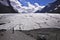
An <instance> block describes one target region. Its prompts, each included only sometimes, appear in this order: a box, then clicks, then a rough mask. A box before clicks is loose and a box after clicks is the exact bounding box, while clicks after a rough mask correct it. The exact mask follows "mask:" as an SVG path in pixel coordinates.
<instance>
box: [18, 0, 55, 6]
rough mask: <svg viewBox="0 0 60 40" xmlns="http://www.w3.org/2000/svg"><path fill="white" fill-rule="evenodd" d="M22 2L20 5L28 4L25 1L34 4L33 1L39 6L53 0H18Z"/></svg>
mask: <svg viewBox="0 0 60 40" xmlns="http://www.w3.org/2000/svg"><path fill="white" fill-rule="evenodd" d="M19 1H20V2H21V3H22V6H28V5H27V2H30V3H31V4H33V5H34V3H38V4H39V5H41V6H45V5H47V4H48V3H51V2H54V1H55V0H19Z"/></svg>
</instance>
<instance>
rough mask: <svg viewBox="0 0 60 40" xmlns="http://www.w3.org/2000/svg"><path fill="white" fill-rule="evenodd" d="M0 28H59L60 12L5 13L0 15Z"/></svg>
mask: <svg viewBox="0 0 60 40" xmlns="http://www.w3.org/2000/svg"><path fill="white" fill-rule="evenodd" d="M1 23H5V24H3V25H0V29H12V28H13V27H14V29H15V30H32V29H39V28H60V14H34V13H31V14H30V13H29V14H15V15H14V14H5V15H0V24H1Z"/></svg>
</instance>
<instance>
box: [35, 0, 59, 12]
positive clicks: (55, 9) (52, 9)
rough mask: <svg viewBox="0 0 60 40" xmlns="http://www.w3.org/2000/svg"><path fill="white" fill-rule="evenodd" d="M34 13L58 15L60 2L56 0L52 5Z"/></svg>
mask: <svg viewBox="0 0 60 40" xmlns="http://www.w3.org/2000/svg"><path fill="white" fill-rule="evenodd" d="M35 13H60V0H56V1H55V2H53V3H49V4H48V5H47V6H46V7H45V8H43V9H42V10H41V11H40V10H38V11H36V12H35Z"/></svg>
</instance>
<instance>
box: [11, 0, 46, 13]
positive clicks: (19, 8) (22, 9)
mask: <svg viewBox="0 0 60 40" xmlns="http://www.w3.org/2000/svg"><path fill="white" fill-rule="evenodd" d="M10 2H11V5H12V7H13V8H14V9H15V10H17V11H18V12H19V13H34V12H35V11H37V10H41V9H42V8H44V7H45V6H40V5H39V4H38V3H35V5H33V4H31V3H30V2H27V4H28V6H22V4H21V3H20V2H19V1H17V0H10Z"/></svg>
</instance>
